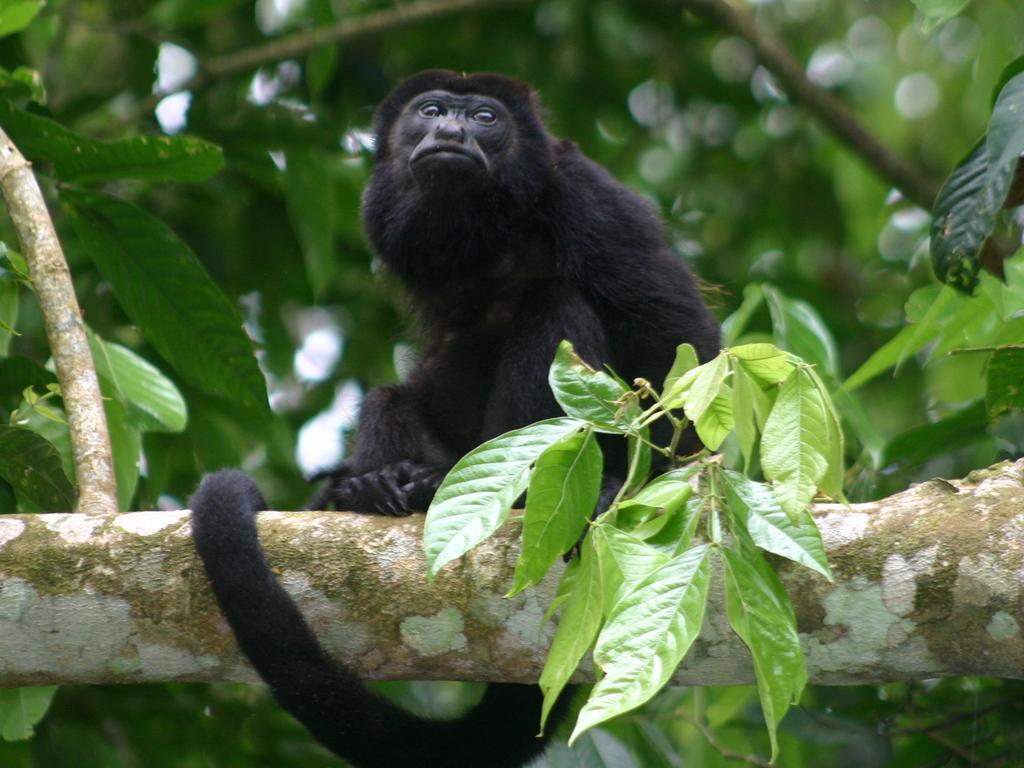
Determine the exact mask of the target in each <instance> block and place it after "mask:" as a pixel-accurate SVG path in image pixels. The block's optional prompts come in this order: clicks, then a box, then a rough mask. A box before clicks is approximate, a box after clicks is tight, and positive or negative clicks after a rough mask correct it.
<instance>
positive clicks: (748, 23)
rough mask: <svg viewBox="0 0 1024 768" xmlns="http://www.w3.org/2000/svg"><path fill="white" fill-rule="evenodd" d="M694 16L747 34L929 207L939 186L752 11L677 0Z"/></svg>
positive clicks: (769, 61)
mask: <svg viewBox="0 0 1024 768" xmlns="http://www.w3.org/2000/svg"><path fill="white" fill-rule="evenodd" d="M676 1H677V2H678V3H679V4H680V5H682V6H683V7H684V8H686V9H687V10H689V11H691V12H693V13H694V15H696V16H699V17H700V18H702V19H704V20H705V21H708V22H710V23H713V24H715V25H717V26H720V27H722V28H723V29H726V30H728V31H729V32H731V33H732V34H734V35H736V36H738V37H741V38H743V39H744V40H746V41H747V42H748V43H750V45H751V46H753V48H754V51H755V52H756V54H757V57H758V59H759V60H760V61H761V63H762V64H763V65H764V66H765V67H766V68H767V69H768V70H770V71H771V72H772V73H773V74H774V75H775V76H776V77H777V78H778V79H779V81H780V83H781V84H782V87H783V88H784V89H785V90H786V92H787V93H789V94H790V96H792V97H793V98H794V99H795V100H797V101H799V102H800V103H801V104H803V105H804V106H805V107H806V108H807V109H808V110H809V111H810V112H812V113H813V114H814V115H815V116H816V117H817V118H818V119H819V120H821V121H822V122H823V123H825V124H826V125H827V126H828V127H829V128H830V129H831V130H832V132H833V133H834V134H835V135H836V137H837V138H838V139H839V140H840V141H841V142H842V143H843V144H845V145H846V146H847V147H848V148H849V149H851V150H853V152H854V153H856V154H857V155H859V156H860V157H861V158H862V159H863V160H864V161H865V162H866V163H868V165H870V166H872V167H873V168H874V169H875V170H876V171H877V173H878V174H879V175H880V176H881V177H882V178H883V179H885V180H886V181H888V182H889V183H890V184H892V185H893V186H895V187H896V188H897V189H899V190H900V191H901V192H903V194H904V195H905V196H906V197H907V198H909V199H911V200H913V201H914V202H916V203H917V204H918V205H921V206H924V207H925V208H927V209H929V210H930V209H931V207H932V204H933V203H934V202H935V198H936V196H937V195H938V193H939V184H938V183H937V182H936V181H935V180H934V179H931V178H929V177H928V176H926V175H925V174H924V173H922V172H921V171H920V170H919V169H917V168H915V167H914V166H912V165H911V164H910V163H908V162H906V161H905V160H904V159H902V158H901V157H899V156H898V155H896V154H894V153H893V152H892V151H890V150H889V149H888V148H887V147H885V146H884V145H883V144H882V143H881V142H879V141H878V139H876V138H875V137H874V136H873V135H872V134H871V133H870V132H869V131H868V130H867V129H866V128H865V127H864V126H863V125H862V124H861V123H860V121H859V120H857V118H856V117H854V116H853V114H851V113H850V111H849V110H848V109H847V108H846V105H845V104H843V102H842V101H840V100H839V99H838V98H836V97H835V96H834V95H833V94H832V93H831V92H829V91H828V90H826V89H824V88H822V87H821V86H819V85H816V84H815V83H813V82H811V81H810V80H809V79H808V78H807V75H806V74H805V73H804V68H803V67H802V66H801V65H800V62H798V61H797V60H796V59H795V58H794V57H793V55H792V54H791V53H790V52H789V51H788V50H786V48H784V47H783V46H782V44H781V43H779V42H778V41H777V40H775V39H774V38H772V37H770V36H768V35H766V34H764V33H762V32H760V31H758V29H757V27H756V26H755V24H754V20H753V18H752V17H751V16H750V14H748V13H746V12H744V11H741V10H739V9H737V8H734V7H733V6H731V5H730V4H729V3H728V2H726V0H676Z"/></svg>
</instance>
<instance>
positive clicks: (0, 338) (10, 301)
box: [0, 279, 21, 357]
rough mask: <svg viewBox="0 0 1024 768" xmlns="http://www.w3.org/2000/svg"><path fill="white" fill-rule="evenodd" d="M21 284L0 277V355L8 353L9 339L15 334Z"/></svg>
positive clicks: (9, 347) (4, 355)
mask: <svg viewBox="0 0 1024 768" xmlns="http://www.w3.org/2000/svg"><path fill="white" fill-rule="evenodd" d="M20 296H21V286H20V284H19V283H18V281H17V280H2V279H0V357H6V356H7V355H8V354H9V353H10V349H11V339H12V338H13V337H14V336H16V335H17V331H16V330H15V328H14V324H15V323H16V322H17V321H18V299H19V297H20Z"/></svg>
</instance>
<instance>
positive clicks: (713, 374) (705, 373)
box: [666, 353, 729, 423]
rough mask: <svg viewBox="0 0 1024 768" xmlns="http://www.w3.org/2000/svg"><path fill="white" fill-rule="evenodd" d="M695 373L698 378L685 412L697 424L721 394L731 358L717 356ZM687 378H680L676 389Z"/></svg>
mask: <svg viewBox="0 0 1024 768" xmlns="http://www.w3.org/2000/svg"><path fill="white" fill-rule="evenodd" d="M693 371H695V372H696V374H695V376H696V377H695V378H694V379H693V384H692V385H690V387H689V391H688V392H687V393H686V402H685V403H683V412H684V413H685V414H686V418H688V419H689V420H690V421H692V422H694V423H696V422H697V421H698V420H699V419H700V417H701V416H703V415H704V411H706V410H707V409H708V408H709V407H710V406H711V403H713V402H714V400H715V398H716V397H718V395H719V393H720V392H721V390H722V384H723V382H724V381H725V377H726V375H727V374H728V373H729V358H728V356H727V355H726V354H725V353H722V354H720V355H717V356H716V357H715V359H714V360H711V361H710V362H707V363H704V365H701V366H699V367H697V368H694V369H693ZM691 373H692V372H691ZM686 378H687V377H686V376H684V377H682V378H680V379H679V381H677V382H676V386H675V388H679V387H680V385H681V384H682V383H683V382H684V381H685V380H686ZM666 399H668V398H666ZM666 407H669V406H666Z"/></svg>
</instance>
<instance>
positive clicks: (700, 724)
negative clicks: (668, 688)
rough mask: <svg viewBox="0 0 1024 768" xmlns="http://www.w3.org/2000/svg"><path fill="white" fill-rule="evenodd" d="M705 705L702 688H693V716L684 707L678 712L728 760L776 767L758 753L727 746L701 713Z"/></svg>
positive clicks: (767, 767) (760, 766) (761, 767)
mask: <svg viewBox="0 0 1024 768" xmlns="http://www.w3.org/2000/svg"><path fill="white" fill-rule="evenodd" d="M702 706H703V691H702V690H701V689H700V688H694V689H693V717H690V716H689V715H688V714H687V713H686V712H685V711H684V710H683V709H682V708H680V709H679V711H678V712H677V713H676V714H678V715H679V717H681V718H682V719H684V720H688V721H689V722H690V723H692V724H693V726H694V727H695V728H696V729H697V730H698V731H700V732H701V735H703V736H704V738H705V739H706V740H707V742H708V744H710V745H711V748H712V749H714V750H715V751H716V752H717V753H718V754H720V755H721V756H722V757H723V758H725V759H726V760H738V761H739V762H743V763H747V764H748V765H756V766H758V768H775V764H774V763H771V762H769V761H767V760H765V759H764V758H763V757H758V756H757V755H744V754H742V753H740V752H734V751H732V750H731V749H729V748H728V747H726V746H725V745H724V744H722V742H720V741H719V740H718V737H717V736H715V732H714V731H712V730H711V726H709V725H708V724H707V722H706V721H705V720H704V716H703V715H702V714H701V711H700V710H701V707H702Z"/></svg>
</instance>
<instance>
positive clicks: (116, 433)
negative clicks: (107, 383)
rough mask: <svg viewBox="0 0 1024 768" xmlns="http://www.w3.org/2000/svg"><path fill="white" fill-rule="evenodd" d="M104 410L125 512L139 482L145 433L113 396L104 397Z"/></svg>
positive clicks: (119, 505)
mask: <svg viewBox="0 0 1024 768" xmlns="http://www.w3.org/2000/svg"><path fill="white" fill-rule="evenodd" d="M104 394H106V393H104ZM103 410H104V412H105V413H106V416H107V431H108V432H109V433H110V452H111V453H112V454H113V456H114V477H115V478H116V480H117V502H118V509H120V510H122V511H126V510H129V509H131V508H132V498H133V497H134V496H135V488H136V486H137V485H138V484H139V459H140V458H141V457H142V435H141V434H140V433H139V431H138V430H137V429H135V428H134V427H133V426H132V425H131V424H130V423H129V418H128V415H127V413H126V412H125V408H124V406H123V405H121V403H120V402H118V401H117V400H115V399H114V398H113V397H106V399H104V401H103Z"/></svg>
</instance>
